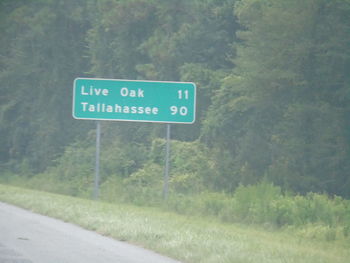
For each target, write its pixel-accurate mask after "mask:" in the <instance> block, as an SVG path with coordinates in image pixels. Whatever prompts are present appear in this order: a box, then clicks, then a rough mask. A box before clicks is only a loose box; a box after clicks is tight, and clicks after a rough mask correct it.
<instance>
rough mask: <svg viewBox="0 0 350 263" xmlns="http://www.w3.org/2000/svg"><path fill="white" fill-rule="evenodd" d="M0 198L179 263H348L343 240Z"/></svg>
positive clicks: (49, 197) (57, 198) (63, 199)
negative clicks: (166, 256)
mask: <svg viewBox="0 0 350 263" xmlns="http://www.w3.org/2000/svg"><path fill="white" fill-rule="evenodd" d="M0 200H1V201H4V202H7V203H11V204H14V205H17V206H20V207H23V208H26V209H30V210H32V211H34V212H37V213H41V214H45V215H48V216H50V217H55V218H59V219H62V220H64V221H67V222H71V223H74V224H77V225H80V226H82V227H84V228H87V229H90V230H93V231H96V232H98V233H101V234H103V235H106V236H110V237H113V238H116V239H119V240H123V241H126V242H130V243H134V244H137V245H140V246H142V247H145V248H148V249H151V250H154V251H157V252H159V253H161V254H164V255H168V256H170V257H173V258H176V259H178V260H181V261H182V262H215V263H218V262H249V263H250V262H252V263H254V262H259V263H264V262H269V263H271V262H286V263H289V262H293V263H295V262H308V263H313V262H317V263H319V262H325V263H326V262H327V263H328V262H332V263H337V262H342V263H345V262H348V259H349V258H350V249H349V248H350V244H349V243H348V241H346V240H343V241H339V240H336V241H333V242H327V241H322V240H314V239H310V238H302V237H301V236H299V235H298V234H296V233H294V231H293V232H292V231H288V230H284V231H265V230H262V229H259V228H257V227H253V226H244V225H243V226H242V225H238V224H224V223H220V222H216V221H209V220H206V219H203V218H199V217H194V216H181V215H177V214H174V213H169V212H164V211H161V210H159V209H155V208H141V207H135V206H130V205H125V204H109V203H103V202H96V201H91V200H86V199H79V198H73V197H69V196H62V195H57V194H51V193H46V192H39V191H33V190H27V189H22V188H17V187H11V186H5V185H0Z"/></svg>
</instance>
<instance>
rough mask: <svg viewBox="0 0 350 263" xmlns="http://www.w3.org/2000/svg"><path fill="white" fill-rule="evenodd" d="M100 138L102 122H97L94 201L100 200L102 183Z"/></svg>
mask: <svg viewBox="0 0 350 263" xmlns="http://www.w3.org/2000/svg"><path fill="white" fill-rule="evenodd" d="M100 138H101V122H100V121H96V163H95V183H94V199H95V200H97V199H98V195H99V181H100Z"/></svg>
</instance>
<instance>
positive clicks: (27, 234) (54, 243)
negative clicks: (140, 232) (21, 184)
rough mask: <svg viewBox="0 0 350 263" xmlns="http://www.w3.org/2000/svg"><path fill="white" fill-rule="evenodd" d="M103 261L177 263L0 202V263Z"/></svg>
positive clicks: (92, 262)
mask: <svg viewBox="0 0 350 263" xmlns="http://www.w3.org/2000/svg"><path fill="white" fill-rule="evenodd" d="M105 262H106V263H108V262H113V263H148V262H150V263H175V262H177V261H174V260H172V259H169V258H166V257H163V256H161V255H158V254H156V253H154V252H151V251H148V250H145V249H142V248H140V247H137V246H133V245H129V244H127V243H124V242H119V241H116V240H113V239H111V238H107V237H104V236H101V235H99V234H96V233H94V232H91V231H87V230H85V229H82V228H80V227H78V226H75V225H72V224H69V223H64V222H62V221H59V220H56V219H52V218H49V217H46V216H42V215H38V214H34V213H32V212H29V211H26V210H24V209H21V208H17V207H14V206H11V205H8V204H4V203H1V202H0V263H105Z"/></svg>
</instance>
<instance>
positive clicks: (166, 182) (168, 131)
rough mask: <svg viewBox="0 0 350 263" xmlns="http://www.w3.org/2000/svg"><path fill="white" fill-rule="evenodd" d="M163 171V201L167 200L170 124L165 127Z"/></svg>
mask: <svg viewBox="0 0 350 263" xmlns="http://www.w3.org/2000/svg"><path fill="white" fill-rule="evenodd" d="M165 149H166V150H165V170H164V185H163V199H164V200H167V199H168V195H169V159H170V124H169V123H168V124H167V125H166V147H165Z"/></svg>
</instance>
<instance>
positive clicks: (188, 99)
mask: <svg viewBox="0 0 350 263" xmlns="http://www.w3.org/2000/svg"><path fill="white" fill-rule="evenodd" d="M195 112H196V86H195V84H194V83H191V82H167V81H139V80H120V79H95V78H77V79H75V80H74V88H73V117H74V118H76V119H87V120H114V121H140V122H162V123H188V124H189V123H193V122H194V121H195Z"/></svg>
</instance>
